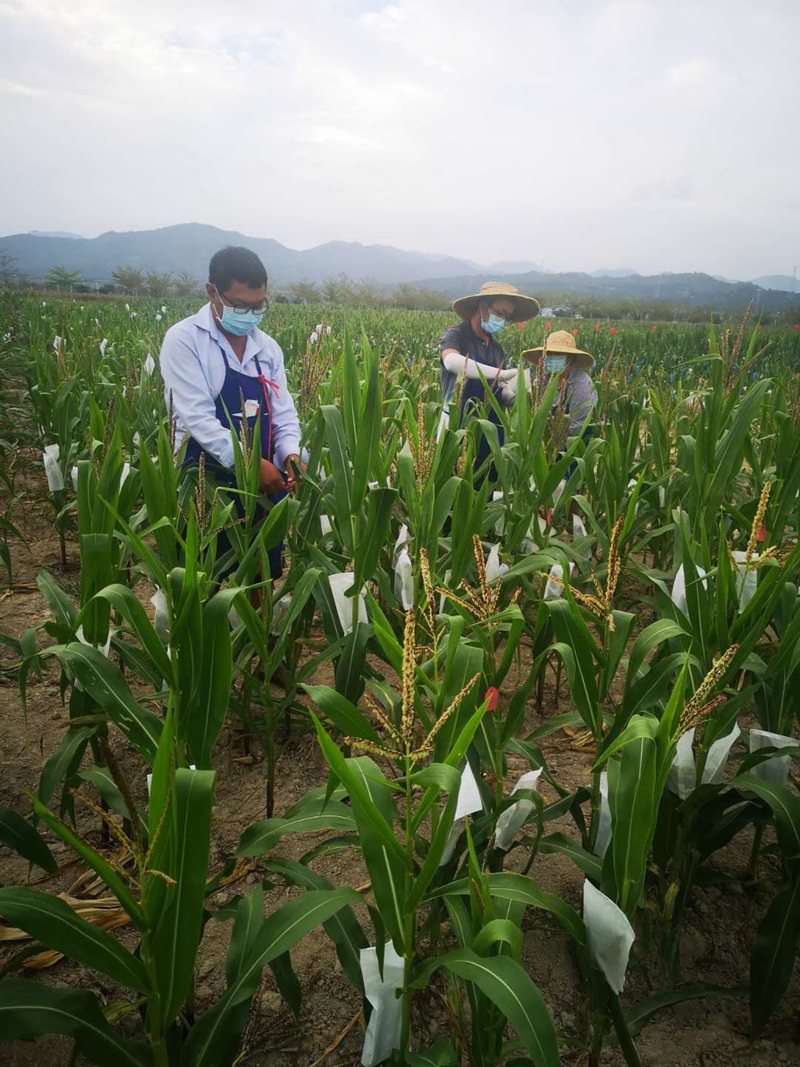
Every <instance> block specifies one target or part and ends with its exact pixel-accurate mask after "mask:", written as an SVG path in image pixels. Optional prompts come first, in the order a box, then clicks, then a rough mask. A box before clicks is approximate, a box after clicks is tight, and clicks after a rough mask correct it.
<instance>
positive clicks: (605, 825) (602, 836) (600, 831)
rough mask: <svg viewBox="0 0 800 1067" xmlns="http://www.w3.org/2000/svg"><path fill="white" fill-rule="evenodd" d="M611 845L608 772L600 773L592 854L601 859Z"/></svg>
mask: <svg viewBox="0 0 800 1067" xmlns="http://www.w3.org/2000/svg"><path fill="white" fill-rule="evenodd" d="M610 844H611V805H610V804H609V803H608V771H601V772H600V816H599V818H598V821H597V836H596V837H595V839H594V850H593V851H594V854H595V856H599V857H600V858H601V859H602V858H603V856H605V854H606V852H607V850H608V846H609V845H610Z"/></svg>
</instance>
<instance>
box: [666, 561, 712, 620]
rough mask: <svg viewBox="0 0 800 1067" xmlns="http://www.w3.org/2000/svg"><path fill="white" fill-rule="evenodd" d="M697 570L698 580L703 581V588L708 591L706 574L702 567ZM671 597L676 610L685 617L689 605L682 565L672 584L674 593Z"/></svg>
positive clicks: (696, 568)
mask: <svg viewBox="0 0 800 1067" xmlns="http://www.w3.org/2000/svg"><path fill="white" fill-rule="evenodd" d="M695 570H696V571H697V576H698V578H700V579H702V582H703V588H704V589H708V582H707V581H706V572H705V571H704V570H703V568H702V567H695ZM670 595H671V597H672V603H673V604H674V605H675V607H676V608H680V610H681V611H682V612H683V613H684V615H685V614H686V613H687V611H688V605H687V603H686V575H685V573H684V570H683V564H682V563H681V565H680V567H678V572H677V574H676V575H675V581H674V582H673V583H672V593H671V594H670Z"/></svg>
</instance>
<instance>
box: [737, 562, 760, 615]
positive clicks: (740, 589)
mask: <svg viewBox="0 0 800 1067" xmlns="http://www.w3.org/2000/svg"><path fill="white" fill-rule="evenodd" d="M731 556H732V557H733V561H734V563H735V564H736V571H737V574H736V595H737V596H738V598H739V614H741V613H742V612H743V611H744V609H745V608H746V607H747V605H748V604H749V603H750V601H751V600H752V599H753V597H754V596H755V592H756V589H757V587H758V571H757V570H756V568H755V566H748V565H747V563H748V561H747V553H746V552H741V551H737V552H731ZM757 562H758V553H755V554H754V555H752V556H751V557H750V563H751V564H756V563H757Z"/></svg>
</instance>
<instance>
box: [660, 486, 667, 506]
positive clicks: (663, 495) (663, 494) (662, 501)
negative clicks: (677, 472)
mask: <svg viewBox="0 0 800 1067" xmlns="http://www.w3.org/2000/svg"><path fill="white" fill-rule="evenodd" d="M658 503H659V506H660V507H662V508H664V507H666V504H667V489H666V486H663V485H660V486H659V487H658Z"/></svg>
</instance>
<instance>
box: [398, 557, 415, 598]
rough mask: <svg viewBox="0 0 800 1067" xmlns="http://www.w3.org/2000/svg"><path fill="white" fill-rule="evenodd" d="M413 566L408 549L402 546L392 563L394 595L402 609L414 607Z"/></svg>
mask: <svg viewBox="0 0 800 1067" xmlns="http://www.w3.org/2000/svg"><path fill="white" fill-rule="evenodd" d="M413 572H414V568H413V565H412V563H411V556H409V554H408V549H407V548H403V549H401V551H400V555H399V556H398V557H397V562H396V563H395V565H394V595H395V597H396V598H397V603H398V604H399V605H400V607H401V608H402V609H403V611H410V610H411V608H413V607H414V576H413Z"/></svg>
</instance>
